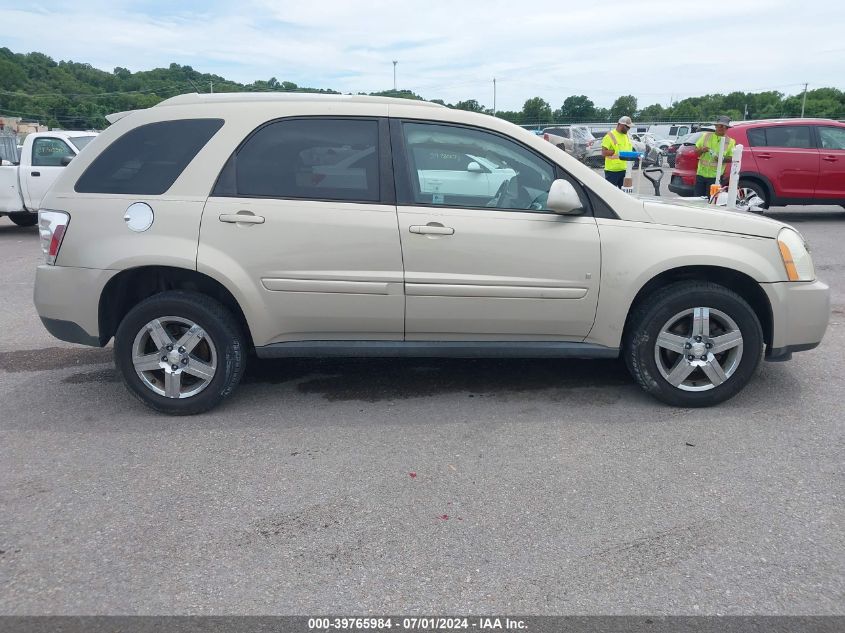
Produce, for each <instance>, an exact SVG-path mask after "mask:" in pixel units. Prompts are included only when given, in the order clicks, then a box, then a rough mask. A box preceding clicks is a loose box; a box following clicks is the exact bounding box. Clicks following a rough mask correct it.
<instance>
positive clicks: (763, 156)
mask: <svg viewBox="0 0 845 633" xmlns="http://www.w3.org/2000/svg"><path fill="white" fill-rule="evenodd" d="M754 155H755V156H756V157H757V158H771V157H772V155H771V154H757V153H755V154H754Z"/></svg>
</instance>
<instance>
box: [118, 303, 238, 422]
mask: <svg viewBox="0 0 845 633" xmlns="http://www.w3.org/2000/svg"><path fill="white" fill-rule="evenodd" d="M162 317H176V318H178V319H185V320H188V321H190V322H193V323H194V324H196V325H197V326H199V327H200V328H202V330H203V331H204V338H203V340H201V342H200V343H198V344H197V348H198V349H199V348H200V347H201V346H203V345H205V348H204V349H205V350H207V351H208V350H214V352H213V353H214V354H215V356H214V358H215V359H216V371H215V373H214V376H213V378H211V380H208V381H207V384H206V386H205V387H204V388H203V389H202V390H201V391H199V392H198V393H196V394H194V395H190V396H187V397H179V398H175V397H173V398H170V397H166V396H165V395H160V394H158V393H156V392H155V391H153V389H152V388H151V387H150V386H148V385H147V384H146V383H145V382H144V381H143V380H142V379H141V377H140V376H139V375H138V373H137V372H136V371H135V365H134V364H133V360H132V359H133V347H134V346H135V344H136V336H137V337H142V336H143V334H142V331H144V332H146V331H147V328H146V325H147V324H148V323H151V322H152V321H153V320H155V319H160V318H162ZM177 336H178V333H177V334H175V335H173V337H172V338H173V340H175V338H176V337H177ZM153 347H155V346H153ZM246 348H247V346H246V338H245V336H244V333H243V331H242V329H241V327H240V325H239V324H238V322H237V321H236V320H235V318H234V317H233V316H232V314H231V313H230V312H229V310H227V309H226V308H225V307H224V306H223V305H222V304H220V303H219V302H218V301H216V300H214V299H212V298H210V297H208V296H206V295H202V294H199V293H194V292H185V291H181V290H176V291H168V292H162V293H160V294H157V295H154V296H152V297H149V298H148V299H145V300H144V301H142V302H141V303H139V304H138V305H136V306H135V307H134V308H132V309H131V310H130V311H129V313H128V314H127V315H126V316H125V317H124V318H123V321H121V323H120V326H119V327H118V328H117V333H116V334H115V337H114V360H115V365H116V366H117V368H118V369H119V370H120V373H121V375H122V377H123V382H124V384H125V385H126V387H127V388H128V389H129V391H130V393H132V395H134V396H135V397H136V398H138V399H139V400H140V401H141V402H143V403H144V404H145V405H147V406H148V407H150V408H151V409H154V410H156V411H159V412H161V413H166V414H168V415H194V414H197V413H202V412H204V411H208V410H209V409H211V408H213V407H215V406H217V405H218V404H219V403H220V402H221V401H222V400H223V399H225V398H227V397H228V396H230V395H231V394H232V392H233V391H234V390H235V388H236V387H237V386H238V383H239V382H240V380H241V377H242V376H243V373H244V368H245V361H246V353H247V349H246ZM188 356H191V353H190V352H188ZM162 360H164V359H162ZM200 360H202V359H200ZM169 362H170V361H168V363H169ZM159 371H160V372H161V373H160V374H158V373H157V372H159ZM158 375H160V376H161V379H162V380H163V379H164V378H165V376H164V370H153V371H151V372H150V374H149V376H151V377H152V379H153V380H156V377H157V376H158ZM180 380H186V381H190V380H196V379H195V378H191V377H188V376H187V370H186V373H185V375H184V376H183V378H181V379H180ZM159 384H162V385H163V384H164V383H163V382H162V383H159Z"/></svg>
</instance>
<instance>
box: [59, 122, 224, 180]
mask: <svg viewBox="0 0 845 633" xmlns="http://www.w3.org/2000/svg"><path fill="white" fill-rule="evenodd" d="M221 127H223V120H222V119H183V120H179V121H161V122H159V123H148V124H147V125H141V126H139V127H136V128H134V129H132V130H130V131H129V132H127V133H126V134H124V135H123V136H121V137H120V138H118V139H117V140H116V141H114V142H113V143H112V144H111V145H109V146H108V147H107V148H106V149H105V150H103V151H102V152H101V153H100V155H99V156H98V157H97V158H96V159H95V160H94V162H93V163H91V165H89V166H88V169H86V170H85V172H84V173H83V174H82V176H81V177H80V178H79V180H78V181H77V182H76V187H75V189H76V191H78V192H79V193H131V194H145V195H159V194H162V193H164V192H165V191H167V190H168V189H170V187H171V185H173V183H174V182H176V179H177V178H178V177H179V175H180V174H181V173H182V172H183V171H184V169H185V167H187V166H188V163H190V162H191V161H192V160H193V158H194V156H196V155H197V152H199V151H200V150H201V149H202V148H203V146H205V144H206V143H207V142H208V141H209V139H211V137H212V136H214V134H215V132H217V130H219V129H220V128H221Z"/></svg>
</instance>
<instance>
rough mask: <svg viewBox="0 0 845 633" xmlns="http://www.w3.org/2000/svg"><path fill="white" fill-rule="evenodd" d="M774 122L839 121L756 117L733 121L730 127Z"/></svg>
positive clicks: (830, 120)
mask: <svg viewBox="0 0 845 633" xmlns="http://www.w3.org/2000/svg"><path fill="white" fill-rule="evenodd" d="M776 123H806V124H810V123H839V121H836V120H834V119H810V118H806V119H798V118H793V119H758V120H756V121H734V122H733V123H731V127H745V126H746V125H761V124H762V125H774V124H776Z"/></svg>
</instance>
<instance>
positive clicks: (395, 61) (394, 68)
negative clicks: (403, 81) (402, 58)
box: [393, 59, 399, 92]
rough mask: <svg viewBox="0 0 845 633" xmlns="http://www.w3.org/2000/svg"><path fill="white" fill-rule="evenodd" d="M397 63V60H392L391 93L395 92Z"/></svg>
mask: <svg viewBox="0 0 845 633" xmlns="http://www.w3.org/2000/svg"><path fill="white" fill-rule="evenodd" d="M398 63H399V60H397V59H394V60H393V92H396V64H398Z"/></svg>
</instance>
